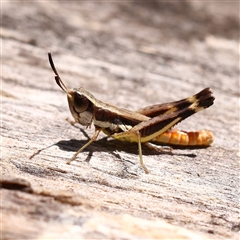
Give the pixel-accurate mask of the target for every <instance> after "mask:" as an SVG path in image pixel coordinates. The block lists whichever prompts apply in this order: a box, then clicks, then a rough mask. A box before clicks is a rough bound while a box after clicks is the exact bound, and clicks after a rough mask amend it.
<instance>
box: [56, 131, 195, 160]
mask: <svg viewBox="0 0 240 240" xmlns="http://www.w3.org/2000/svg"><path fill="white" fill-rule="evenodd" d="M79 130H80V131H81V132H82V133H83V135H84V136H85V137H86V138H87V140H76V139H70V140H61V141H59V142H57V143H56V144H54V145H57V146H58V147H59V148H60V149H61V150H63V151H72V152H77V151H78V149H79V148H80V147H81V146H83V145H84V144H86V142H88V141H89V140H90V137H89V136H88V134H87V133H86V132H85V131H84V130H83V129H82V128H79ZM181 148H182V147H181ZM173 149H178V148H177V147H174V148H173ZM182 149H183V148H182ZM184 149H186V148H184ZM190 149H191V148H190ZM116 150H117V151H118V152H121V151H122V152H127V153H130V154H138V146H137V143H129V142H124V141H119V140H115V139H111V138H110V137H108V136H107V137H103V138H101V139H99V140H97V141H94V142H93V143H91V145H89V146H88V147H87V148H86V149H84V150H83V152H89V155H88V157H87V159H86V161H90V159H91V156H92V154H93V152H103V151H105V152H109V153H111V154H112V155H114V156H115V157H117V158H121V157H120V156H119V153H116ZM142 151H143V155H160V154H167V155H173V156H174V155H175V156H186V157H190V158H195V157H196V154H193V153H174V152H172V151H169V150H163V151H162V152H159V151H156V150H153V149H150V148H149V147H147V146H145V145H144V144H142Z"/></svg>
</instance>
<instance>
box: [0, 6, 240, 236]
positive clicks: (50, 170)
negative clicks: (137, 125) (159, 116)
mask: <svg viewBox="0 0 240 240" xmlns="http://www.w3.org/2000/svg"><path fill="white" fill-rule="evenodd" d="M1 7H2V28H1V38H2V59H1V73H2V81H1V83H2V93H1V95H2V97H1V102H2V116H1V119H2V124H1V136H2V144H1V145H2V148H1V149H2V154H1V158H2V159H1V171H2V180H1V181H2V185H1V186H2V189H1V191H2V193H1V194H2V206H1V207H2V212H3V218H1V220H0V221H3V224H2V227H3V232H2V234H3V235H2V236H3V238H7V237H8V238H12V239H14V238H15V239H20V238H25V239H33V238H46V237H48V238H119V237H122V238H124V237H125V238H137V237H138V238H140V237H142V238H157V239H163V238H167V239H169V238H174V239H176V238H178V239H179V238H183V239H189V238H190V239H197V238H203V239H206V238H213V239H229V238H231V239H237V238H238V236H239V235H238V234H239V229H240V225H239V178H238V177H239V156H240V155H239V43H238V40H239V23H238V21H239V5H238V3H234V2H231V3H223V2H222V3H221V2H215V3H213V2H212V3H210V2H209V3H204V2H191V1H190V2H188V1H181V2H174V3H161V2H135V3H134V2H98V3H97V2H90V1H88V2H77V1H70V2H56V1H55V2H53V1H48V2H40V1H39V2H37V1H36V2H24V1H21V2H10V1H9V2H2V6H1ZM48 51H51V52H52V54H53V58H54V62H55V65H56V67H57V69H58V71H59V73H60V75H61V78H62V79H63V81H64V82H65V84H66V85H67V86H68V87H69V88H73V87H80V86H81V87H84V88H85V89H87V90H88V91H90V92H91V93H92V94H94V96H95V97H97V98H98V99H101V100H102V101H106V102H109V103H112V104H114V105H117V106H121V107H125V108H128V109H131V110H136V109H138V108H142V107H144V106H147V105H150V104H155V103H161V102H168V101H175V100H179V99H181V98H185V97H188V96H190V95H192V94H194V93H196V92H198V91H200V90H201V89H203V88H205V87H211V88H212V90H213V92H214V96H215V98H216V100H215V104H214V105H213V106H212V107H211V108H209V109H207V110H205V111H203V112H200V113H198V114H196V115H195V116H192V117H191V118H189V119H187V120H186V121H183V122H182V123H181V124H179V125H178V128H180V129H184V130H197V129H209V130H211V131H213V132H214V134H215V138H216V139H215V142H214V143H213V145H212V146H211V147H209V148H206V149H174V155H168V154H161V155H158V154H154V153H153V152H151V151H149V150H148V149H146V148H144V149H143V154H144V155H143V159H144V162H145V164H146V166H147V167H148V169H149V170H150V174H149V175H146V174H145V173H144V172H143V170H142V169H141V168H140V167H139V160H138V154H137V146H136V145H135V144H129V143H124V142H118V141H116V140H112V139H110V138H109V139H108V138H105V137H104V135H101V137H100V138H99V141H97V142H95V143H93V144H92V145H90V146H89V147H88V148H87V149H86V150H85V151H84V152H82V153H81V154H79V156H78V158H77V161H75V162H73V163H72V164H71V165H66V160H67V159H69V158H70V157H71V156H72V155H73V153H74V152H75V151H76V150H77V149H78V148H79V147H80V146H81V145H83V144H84V143H85V142H86V141H87V138H88V137H89V136H90V137H91V135H92V134H93V132H94V129H93V128H91V129H87V130H86V129H84V128H82V127H81V126H75V127H74V126H71V125H70V124H69V123H68V122H67V121H65V119H66V118H68V117H71V115H70V112H69V110H68V106H67V101H66V96H65V95H64V93H63V92H62V91H61V89H60V88H59V87H58V86H57V85H56V83H55V81H54V75H53V73H52V71H51V69H50V66H49V63H48V59H47V52H48ZM83 130H84V131H83ZM51 145H52V146H51ZM45 147H49V148H47V149H45V150H43V151H42V152H41V153H40V154H39V155H37V156H36V157H35V158H33V159H31V160H30V159H29V156H30V155H31V154H33V153H34V152H36V151H37V150H39V149H43V148H45ZM23 179H24V180H25V181H26V182H24V181H23ZM9 188H12V190H9Z"/></svg>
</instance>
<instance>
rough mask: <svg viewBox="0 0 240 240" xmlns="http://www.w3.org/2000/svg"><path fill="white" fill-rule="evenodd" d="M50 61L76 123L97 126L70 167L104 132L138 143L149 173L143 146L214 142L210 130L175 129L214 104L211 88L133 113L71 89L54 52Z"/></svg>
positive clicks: (83, 91)
mask: <svg viewBox="0 0 240 240" xmlns="http://www.w3.org/2000/svg"><path fill="white" fill-rule="evenodd" d="M48 58H49V62H50V65H51V68H52V70H53V72H54V73H55V80H56V83H57V84H58V86H59V87H60V88H61V89H62V90H63V91H64V92H65V93H66V94H67V98H68V104H69V108H70V111H71V113H72V116H73V117H74V119H75V121H76V122H77V123H80V124H81V125H83V126H87V127H88V126H90V125H91V124H92V123H93V124H94V126H95V133H94V134H93V136H92V138H91V139H90V140H89V141H88V142H87V143H86V144H85V145H84V146H82V147H81V148H80V149H79V150H78V151H77V152H76V153H75V154H74V155H73V157H72V158H71V159H70V160H69V161H68V162H67V163H68V164H70V162H71V161H73V160H74V159H76V157H77V155H78V154H79V153H80V152H81V151H82V150H83V149H85V148H86V147H87V146H88V145H90V144H91V143H92V142H93V141H95V140H96V139H97V137H98V135H99V133H100V132H101V131H103V132H104V133H105V134H107V135H108V136H111V137H113V138H115V139H118V140H122V141H129V142H136V143H138V150H139V159H140V165H141V166H142V168H143V169H144V171H145V172H146V173H148V172H149V171H148V169H147V168H146V166H145V165H144V163H143V160H142V147H141V144H142V143H144V144H146V145H147V146H149V147H150V148H154V149H156V150H158V151H160V150H159V148H157V147H152V145H150V144H149V142H151V141H152V142H160V143H164V144H170V145H171V144H175V145H185V146H208V145H210V144H211V143H212V142H213V140H214V137H213V134H212V133H211V132H210V131H207V130H201V131H196V132H184V131H180V130H176V129H172V127H173V126H174V125H176V124H177V123H179V122H180V121H182V120H184V119H186V118H187V117H189V116H191V115H193V114H194V113H196V112H199V111H201V110H203V109H205V108H208V107H210V106H211V105H212V104H213V102H214V97H213V96H212V91H211V89H210V88H205V89H203V90H202V91H200V92H199V93H197V94H195V95H193V96H191V97H188V98H185V99H183V100H180V101H176V102H171V103H164V104H157V105H153V106H149V107H146V108H143V109H140V110H138V111H136V112H134V111H129V110H127V109H123V108H118V107H116V106H113V105H110V104H108V103H104V102H102V101H100V100H98V99H96V98H95V97H94V96H93V95H92V94H91V93H89V92H88V91H86V90H85V89H83V88H81V87H80V88H73V89H68V88H67V87H66V86H65V84H64V83H63V81H62V80H61V78H60V76H59V74H58V72H57V70H56V68H55V66H54V63H53V60H52V56H51V53H48Z"/></svg>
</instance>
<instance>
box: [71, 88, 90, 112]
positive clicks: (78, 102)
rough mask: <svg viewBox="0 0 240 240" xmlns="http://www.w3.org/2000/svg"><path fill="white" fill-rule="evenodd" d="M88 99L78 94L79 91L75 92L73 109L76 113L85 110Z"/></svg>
mask: <svg viewBox="0 0 240 240" xmlns="http://www.w3.org/2000/svg"><path fill="white" fill-rule="evenodd" d="M89 102H90V101H89V100H88V99H87V98H86V97H85V96H83V95H82V94H80V93H79V92H76V93H75V96H74V109H75V111H76V112H77V113H82V112H84V111H86V110H87V108H88V106H89Z"/></svg>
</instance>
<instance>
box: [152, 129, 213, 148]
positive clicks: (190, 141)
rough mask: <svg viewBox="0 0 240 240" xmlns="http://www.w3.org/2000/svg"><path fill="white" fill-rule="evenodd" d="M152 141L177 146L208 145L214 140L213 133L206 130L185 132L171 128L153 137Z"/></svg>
mask: <svg viewBox="0 0 240 240" xmlns="http://www.w3.org/2000/svg"><path fill="white" fill-rule="evenodd" d="M152 141H154V142H160V143H164V144H170V145H179V146H209V145H210V144H211V143H212V142H213V141H214V135H213V133H212V132H210V131H207V130H199V131H196V132H185V131H181V130H177V129H172V130H169V131H166V132H165V133H163V134H161V135H160V136H158V137H156V138H154V139H153V140H152Z"/></svg>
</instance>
